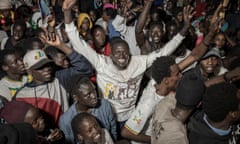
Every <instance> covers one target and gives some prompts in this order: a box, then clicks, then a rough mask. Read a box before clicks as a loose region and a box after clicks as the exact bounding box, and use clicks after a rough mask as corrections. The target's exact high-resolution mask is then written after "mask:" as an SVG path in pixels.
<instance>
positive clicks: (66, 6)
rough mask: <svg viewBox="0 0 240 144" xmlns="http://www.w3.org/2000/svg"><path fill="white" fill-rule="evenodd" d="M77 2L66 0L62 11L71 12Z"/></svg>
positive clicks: (75, 0)
mask: <svg viewBox="0 0 240 144" xmlns="http://www.w3.org/2000/svg"><path fill="white" fill-rule="evenodd" d="M76 2H77V0H64V2H63V6H62V9H63V10H64V11H67V10H71V9H72V7H73V6H74V4H75V3H76Z"/></svg>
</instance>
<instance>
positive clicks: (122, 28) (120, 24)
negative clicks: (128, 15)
mask: <svg viewBox="0 0 240 144" xmlns="http://www.w3.org/2000/svg"><path fill="white" fill-rule="evenodd" d="M124 21H125V20H124V17H121V16H120V15H117V16H116V17H115V19H114V20H113V21H112V25H113V27H114V28H115V30H116V31H119V32H120V34H121V35H123V36H124V35H125V34H126V32H127V26H126V24H125V22H124Z"/></svg>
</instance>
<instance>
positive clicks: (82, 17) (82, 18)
mask: <svg viewBox="0 0 240 144" xmlns="http://www.w3.org/2000/svg"><path fill="white" fill-rule="evenodd" d="M85 18H87V19H88V20H89V29H91V28H92V27H93V24H92V20H91V18H90V16H89V15H88V14H87V13H80V14H79V16H78V20H77V27H78V30H80V27H81V25H82V22H83V20H84V19H85ZM83 35H85V34H83Z"/></svg>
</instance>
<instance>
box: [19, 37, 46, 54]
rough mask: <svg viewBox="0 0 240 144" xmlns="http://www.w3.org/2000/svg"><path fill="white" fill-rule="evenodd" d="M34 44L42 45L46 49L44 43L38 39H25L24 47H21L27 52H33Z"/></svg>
mask: <svg viewBox="0 0 240 144" xmlns="http://www.w3.org/2000/svg"><path fill="white" fill-rule="evenodd" d="M34 42H38V43H40V44H41V46H42V48H43V47H44V44H43V43H42V41H41V40H40V39H39V38H37V37H31V38H27V39H25V40H24V41H23V45H22V46H21V47H23V48H24V50H25V51H26V52H27V51H29V50H33V43H34Z"/></svg>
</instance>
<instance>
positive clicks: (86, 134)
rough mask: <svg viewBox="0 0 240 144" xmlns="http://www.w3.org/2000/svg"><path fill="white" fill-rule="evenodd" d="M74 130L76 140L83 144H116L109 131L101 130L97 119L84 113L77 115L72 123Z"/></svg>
mask: <svg viewBox="0 0 240 144" xmlns="http://www.w3.org/2000/svg"><path fill="white" fill-rule="evenodd" d="M71 125H72V130H73V133H74V136H75V138H76V140H77V141H78V142H80V143H83V144H114V142H113V140H112V138H111V136H110V135H109V133H108V131H107V130H106V129H104V128H101V126H100V125H99V123H98V122H97V120H96V118H95V117H94V116H92V115H91V114H89V113H86V112H83V113H80V114H78V115H76V116H75V117H74V118H73V120H72V122H71Z"/></svg>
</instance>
